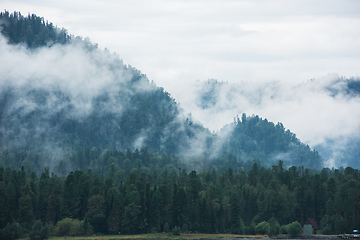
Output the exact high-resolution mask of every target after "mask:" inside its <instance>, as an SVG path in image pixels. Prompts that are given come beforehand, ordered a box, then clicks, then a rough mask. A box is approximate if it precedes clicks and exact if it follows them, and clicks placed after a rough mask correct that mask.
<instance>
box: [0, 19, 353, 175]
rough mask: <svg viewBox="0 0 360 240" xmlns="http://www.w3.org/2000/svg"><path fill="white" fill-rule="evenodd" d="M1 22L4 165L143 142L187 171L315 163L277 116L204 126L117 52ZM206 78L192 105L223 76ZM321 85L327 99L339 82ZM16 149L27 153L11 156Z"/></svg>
mask: <svg viewBox="0 0 360 240" xmlns="http://www.w3.org/2000/svg"><path fill="white" fill-rule="evenodd" d="M0 21H1V27H2V30H1V32H2V36H1V37H0V51H1V53H2V54H1V59H0V61H1V63H2V65H1V73H0V87H1V88H0V89H1V90H0V91H1V92H0V123H1V125H0V132H1V133H0V144H1V149H2V151H3V153H2V157H1V158H2V162H3V164H5V165H6V164H10V163H11V162H17V163H19V164H17V165H16V166H17V167H20V165H22V163H23V161H25V160H28V162H29V161H30V160H31V161H36V159H38V158H41V159H42V161H38V162H39V164H35V165H34V168H35V167H38V168H41V167H43V166H50V167H51V168H54V169H57V168H58V165H59V164H60V163H61V164H63V163H64V162H65V163H66V164H67V167H66V169H68V170H71V169H72V168H88V167H90V166H91V165H90V164H89V161H90V159H87V158H85V159H84V162H83V163H82V164H77V165H76V166H75V165H73V164H72V161H74V154H75V153H77V152H79V151H80V152H81V151H85V150H86V149H88V150H90V149H93V148H96V149H97V151H98V152H100V153H101V152H104V151H106V150H110V151H126V150H127V149H130V150H131V151H134V150H135V149H141V148H143V147H146V149H147V150H148V151H149V152H151V153H159V154H167V155H171V156H179V157H180V159H181V161H182V162H183V163H188V164H189V165H188V166H189V167H191V168H195V169H196V168H198V169H201V166H203V164H208V165H211V164H215V163H216V164H217V165H218V166H221V164H223V163H226V164H229V162H234V163H246V162H249V161H253V160H255V161H258V162H261V163H262V164H263V165H272V164H275V163H277V162H278V161H279V160H283V161H284V162H285V165H288V166H290V165H295V166H305V167H313V168H320V167H322V166H323V165H322V164H323V163H322V158H321V157H320V156H319V154H318V153H317V152H316V151H314V150H312V149H311V148H310V147H309V146H308V145H306V144H303V143H302V142H301V141H300V140H299V139H298V138H297V137H296V135H295V134H293V133H292V132H290V130H288V129H286V128H285V127H284V125H283V124H281V123H278V124H274V123H272V122H270V121H268V120H267V119H262V118H260V117H259V116H257V115H251V116H246V115H245V114H243V115H242V116H241V120H240V117H236V115H234V117H235V118H234V121H233V122H232V123H230V124H227V125H226V126H225V127H224V128H222V129H221V130H220V131H218V132H211V131H210V130H208V129H207V128H205V127H204V126H203V125H202V124H201V123H200V122H198V121H196V120H195V119H193V117H191V115H190V114H186V113H185V112H184V111H183V110H182V108H181V107H180V106H179V104H178V103H176V101H175V99H173V98H172V97H171V96H170V94H169V93H168V92H166V91H165V90H164V89H162V88H159V87H157V86H156V85H155V84H154V83H152V82H151V81H149V79H148V78H147V77H146V75H144V74H142V73H141V72H140V71H139V70H137V69H135V68H134V67H132V66H128V65H126V64H124V63H123V61H122V60H121V58H120V57H119V56H118V55H116V54H113V53H110V52H109V51H108V50H100V49H98V48H97V46H96V44H93V43H91V42H90V41H89V40H87V39H82V38H79V37H74V36H71V35H69V34H67V32H66V30H64V29H59V28H57V27H54V25H53V24H52V23H47V22H45V21H44V19H43V18H40V17H37V16H36V15H28V16H27V17H24V16H22V15H21V14H18V13H14V14H9V13H8V12H4V13H1V15H0ZM348 82H349V84H348V86H350V87H348V90H347V91H348V92H347V94H349V97H351V96H353V97H357V95H356V94H358V90H357V89H358V85H357V83H358V80H356V79H355V80H351V81H348ZM209 84H210V85H209V86H207V87H205V88H202V89H203V90H202V91H203V92H201V93H200V95H199V99H198V101H197V102H196V104H198V105H199V106H200V107H201V108H202V109H213V107H214V106H217V103H218V99H219V94H218V91H219V89H221V85H222V83H218V82H217V81H211V82H209ZM351 84H353V85H351ZM219 86H220V87H219ZM267 87H268V86H264V89H263V90H266V89H267ZM329 87H330V88H329V94H330V93H331V94H332V96H334V97H336V95H337V94H338V93H339V92H338V91H337V90H338V88H335V89H332V88H331V86H329ZM249 94H250V95H251V94H252V93H251V92H250V93H249ZM254 100H257V98H256V97H255V98H254ZM234 104H236V102H235V103H234ZM243 112H244V111H243ZM238 114H241V111H240V112H238ZM324 149H326V148H324ZM88 150H86V151H85V152H89V151H88ZM19 151H25V152H26V154H16V153H18V152H19ZM324 151H326V150H324ZM32 153H35V154H32ZM75 155H76V154H75ZM19 156H22V157H19ZM30 156H31V157H30ZM98 156H100V154H98ZM355 157H356V156H355ZM355 157H354V159H355ZM16 158H18V159H16ZM29 159H30V160H29ZM350 163H356V161H355V160H354V161H353V162H351V161H350ZM107 164H108V165H109V164H111V162H109V163H107ZM239 166H241V164H240V165H239ZM354 167H357V166H356V165H355V166H354Z"/></svg>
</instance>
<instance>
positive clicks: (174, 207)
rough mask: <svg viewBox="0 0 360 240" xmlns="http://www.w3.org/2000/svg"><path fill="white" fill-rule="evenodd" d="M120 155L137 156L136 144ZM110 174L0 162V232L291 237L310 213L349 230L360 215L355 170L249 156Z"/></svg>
mask: <svg viewBox="0 0 360 240" xmlns="http://www.w3.org/2000/svg"><path fill="white" fill-rule="evenodd" d="M122 154H123V155H124V156H125V155H127V157H129V158H133V157H134V156H135V157H139V158H141V155H138V154H140V152H137V151H135V152H133V153H132V152H127V153H122ZM137 155H138V156H137ZM149 156H151V154H149ZM254 172H255V173H256V175H255V176H253V175H252V174H253V173H254ZM109 174H110V173H109ZM109 174H108V175H99V174H97V173H95V172H92V171H90V170H88V171H76V172H71V173H69V175H68V176H67V177H59V176H57V175H55V174H49V172H48V169H45V170H44V172H43V173H42V174H40V177H37V176H36V175H35V174H27V173H26V172H25V171H13V170H11V169H10V168H6V169H3V168H0V187H1V186H2V187H1V189H2V190H1V191H2V194H3V195H2V196H5V198H3V197H2V198H1V200H2V199H5V200H6V199H7V197H8V196H9V195H12V194H13V195H14V198H13V201H14V203H12V202H8V201H7V200H6V201H5V202H4V203H3V206H5V207H4V209H2V212H1V214H2V215H1V217H2V219H3V220H2V224H3V225H2V227H1V231H0V234H1V236H5V237H3V238H4V239H14V238H18V237H19V236H21V235H22V234H23V232H24V233H25V234H31V236H32V238H33V239H39V237H40V236H48V235H47V232H48V231H49V228H51V229H53V231H52V234H53V235H57V236H77V235H89V234H92V233H102V234H106V233H111V234H117V233H119V232H121V233H126V234H136V233H147V232H162V231H170V229H175V230H176V231H178V229H177V228H179V229H180V227H179V226H181V229H182V232H187V231H192V232H203V233H237V234H255V233H257V234H267V235H277V234H279V233H281V232H286V233H289V234H291V235H292V236H294V237H295V236H297V235H298V234H299V229H300V231H301V225H302V224H303V223H305V221H306V219H307V218H309V217H314V218H315V220H316V221H317V222H318V223H320V227H321V229H322V230H323V233H326V234H340V233H346V232H349V231H351V230H352V229H353V228H356V227H357V226H356V223H358V222H359V221H360V219H359V216H360V212H359V209H360V207H359V202H360V193H359V192H360V191H359V190H360V175H359V171H358V170H357V169H353V168H346V169H341V170H330V169H323V170H322V171H321V172H319V171H315V170H313V171H310V169H305V170H304V169H302V168H296V167H291V168H289V169H286V168H284V167H283V166H282V163H281V162H279V164H278V165H274V166H273V167H272V168H271V169H269V168H264V167H261V166H259V165H258V164H256V163H254V164H253V167H252V168H251V170H249V171H248V172H242V171H241V172H238V171H237V170H235V171H234V170H233V169H228V170H227V171H225V172H223V173H217V172H214V171H212V172H211V173H210V172H201V173H197V172H196V171H191V172H189V173H186V171H176V170H175V169H173V170H167V169H165V170H163V171H162V172H161V171H160V172H159V173H156V172H152V171H150V170H149V169H144V168H143V167H140V168H134V169H133V170H132V171H131V172H130V173H126V172H124V173H123V177H122V178H121V179H116V177H113V178H110V177H109ZM178 174H180V175H178ZM114 175H116V173H115V174H114ZM254 178H255V179H254ZM6 185H8V186H12V187H9V188H6V187H4V186H6ZM41 189H42V190H41ZM50 189H51V190H50ZM91 189H93V190H91ZM44 191H45V192H46V191H50V192H52V194H51V195H50V196H49V198H48V199H49V201H48V204H47V205H46V208H42V207H41V206H39V205H40V204H43V203H45V202H44V201H43V200H42V199H41V198H40V196H43V194H44ZM90 192H94V193H95V194H90ZM14 193H15V194H14ZM52 195H53V196H52ZM53 198H55V199H58V203H57V204H52V203H51V202H57V201H54V200H52V199H53ZM82 209H85V212H84V213H82V211H83V210H82ZM5 210H6V211H5ZM44 216H45V217H44ZM69 216H72V217H71V218H69ZM42 219H45V220H44V222H43V220H42ZM19 223H20V224H19ZM289 223H291V224H289ZM280 224H281V225H282V226H283V227H282V228H280ZM50 226H53V227H50ZM284 226H286V227H284ZM299 226H300V228H299ZM176 227H177V228H176ZM22 229H24V230H22ZM176 231H175V232H176Z"/></svg>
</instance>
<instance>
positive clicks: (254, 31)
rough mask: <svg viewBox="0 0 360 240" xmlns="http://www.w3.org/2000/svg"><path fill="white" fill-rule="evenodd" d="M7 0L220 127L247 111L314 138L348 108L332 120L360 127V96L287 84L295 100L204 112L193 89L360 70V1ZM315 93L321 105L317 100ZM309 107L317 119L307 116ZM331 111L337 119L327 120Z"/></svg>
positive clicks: (353, 73)
mask: <svg viewBox="0 0 360 240" xmlns="http://www.w3.org/2000/svg"><path fill="white" fill-rule="evenodd" d="M1 7H2V8H3V10H4V9H6V10H8V11H10V12H13V11H20V12H21V13H22V14H23V15H27V14H28V13H35V14H37V15H38V16H41V17H44V19H45V20H49V21H50V22H53V23H54V24H55V25H57V26H58V27H61V28H65V29H67V30H68V32H69V33H70V34H73V35H76V36H77V35H78V36H82V37H89V38H90V40H91V41H92V42H95V43H98V44H99V47H100V48H108V49H109V50H110V51H112V52H116V53H118V54H119V56H120V57H121V58H122V59H123V60H124V63H125V64H131V65H132V66H134V67H136V68H137V69H139V70H141V71H142V72H143V73H145V74H146V75H147V76H148V77H149V79H150V80H153V81H154V82H155V83H156V84H157V85H158V86H161V87H164V88H165V90H167V91H168V92H170V93H171V95H172V96H173V97H174V98H175V99H176V100H177V101H178V102H180V104H181V106H182V107H184V108H185V110H186V111H189V112H190V111H191V112H193V116H194V117H197V118H198V119H199V120H201V121H202V122H203V124H204V125H205V126H207V127H210V128H211V129H212V130H217V129H219V128H221V126H223V124H224V123H228V122H230V121H231V119H232V118H233V116H236V114H241V111H246V113H247V114H248V115H251V114H259V115H260V116H261V117H267V118H268V119H269V120H271V121H274V122H278V121H280V122H283V123H284V126H285V127H286V128H289V129H290V130H291V131H293V132H295V133H296V134H297V135H298V136H300V139H301V140H302V141H305V142H308V143H312V142H311V140H312V139H313V138H314V137H315V136H314V135H317V136H318V137H319V136H320V138H323V137H328V135H327V134H328V133H329V132H330V131H332V130H331V129H334V128H339V129H340V128H341V127H340V126H341V125H342V124H343V122H342V120H341V117H337V118H336V117H335V118H334V119H333V120H331V119H332V118H333V114H334V112H336V111H340V114H341V115H342V116H344V115H346V116H347V118H350V120H348V121H349V122H350V123H349V124H348V125H349V126H351V127H348V128H350V129H348V128H347V129H346V131H347V133H339V134H338V135H337V137H339V136H341V134H343V135H346V134H348V132H352V134H354V132H356V131H358V130H359V125H360V123H359V120H358V119H359V116H360V110H359V108H356V106H360V105H356V104H359V101H354V102H349V101H347V100H341V101H338V102H336V103H334V102H333V100H331V99H330V98H329V99H328V98H327V97H324V95H323V94H322V93H321V94H320V95H316V90H314V92H312V93H310V94H311V97H312V98H311V99H310V100H309V99H307V100H305V99H301V96H302V95H300V94H299V93H297V94H293V95H296V96H297V97H299V98H300V100H299V99H296V100H291V101H290V100H289V99H290V96H292V94H291V93H287V94H285V95H286V97H287V98H285V99H284V100H285V104H282V103H283V101H280V100H282V98H278V101H271V102H270V103H272V105H269V103H267V104H265V105H261V106H263V107H261V106H259V105H251V104H250V107H249V106H242V107H236V106H235V105H236V104H234V103H233V105H232V107H231V108H230V110H231V111H229V109H226V106H222V107H223V108H225V110H226V111H225V110H224V111H223V112H221V108H219V109H214V111H201V110H200V109H199V108H197V107H196V106H195V105H194V104H192V102H193V101H195V100H196V93H194V92H195V91H194V90H193V89H196V88H198V87H199V81H200V82H202V81H206V80H208V79H217V80H219V81H224V82H228V83H229V84H236V86H237V87H239V86H241V84H242V83H246V84H245V85H246V86H247V88H251V89H257V88H258V86H262V84H264V83H268V82H272V81H277V82H280V83H281V84H283V85H290V86H291V85H297V84H299V83H304V82H306V81H308V80H309V79H320V80H321V79H325V80H326V81H328V82H329V76H330V78H331V76H334V75H329V74H334V73H335V74H338V75H339V76H345V77H352V76H360V1H359V0H311V1H310V0H191V1H190V0H178V1H171V0H86V1H85V0H79V1H76V0H71V1H70V0H61V1H60V0H55V1H54V0H53V1H52V0H47V1H42V0H10V1H7V0H5V1H4V0H3V1H2V3H1ZM335 76H336V75H335ZM315 85H316V84H315ZM315 85H311V86H315ZM317 85H319V84H317ZM320 85H321V84H320ZM249 86H250V87H249ZM240 88H241V87H240ZM279 89H281V90H284V89H293V88H289V87H285V88H284V87H281V88H279ZM301 89H302V90H306V89H307V88H305V87H302V88H301ZM303 92H308V91H303ZM317 97H319V98H317ZM240 99H241V98H240ZM286 99H288V100H289V101H287V102H286ZM317 99H320V100H321V101H317ZM234 100H236V101H240V100H239V98H238V97H234ZM352 101H353V100H352ZM314 102H316V107H312V108H311V109H309V107H308V106H311V104H312V103H314ZM339 102H341V103H342V104H340V103H339ZM291 103H296V104H295V106H296V107H297V109H296V108H293V109H291V107H292V106H294V105H292V104H291ZM239 104H240V103H239ZM304 104H308V105H305V106H304ZM349 104H351V105H352V107H351V108H345V107H344V106H348V105H349ZM234 106H235V107H234ZM286 109H287V110H289V109H290V111H287V113H285V112H284V111H285V110H286ZM319 109H322V110H321V111H319ZM215 110H216V111H215ZM302 110H306V111H304V112H302ZM219 113H220V114H223V115H219ZM304 114H306V115H307V116H312V117H313V118H314V119H312V120H311V121H310V120H306V121H303V120H304V119H301V116H304ZM222 116H223V117H222ZM316 116H318V118H316ZM315 118H316V119H315ZM207 119H208V121H207ZM326 120H328V121H329V122H328V123H327V124H326V126H327V127H326V126H325V125H324V124H322V123H323V122H324V121H326ZM316 121H317V122H316ZM314 122H315V123H314ZM309 123H310V124H315V127H313V128H309V127H308V126H309Z"/></svg>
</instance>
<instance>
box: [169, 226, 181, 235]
mask: <svg viewBox="0 0 360 240" xmlns="http://www.w3.org/2000/svg"><path fill="white" fill-rule="evenodd" d="M171 232H172V234H173V235H174V236H179V235H180V234H181V229H180V228H179V227H178V226H175V227H174V228H173V229H172V231H171Z"/></svg>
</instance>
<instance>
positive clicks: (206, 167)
mask: <svg viewBox="0 0 360 240" xmlns="http://www.w3.org/2000/svg"><path fill="white" fill-rule="evenodd" d="M0 22H1V33H2V35H4V36H5V37H6V38H7V40H8V42H9V43H10V44H18V43H23V44H24V45H25V46H27V48H28V49H27V50H26V51H27V54H30V55H31V54H32V52H33V50H34V49H35V48H39V47H44V46H47V47H49V48H52V47H53V46H54V45H55V44H56V46H58V47H59V46H62V45H64V46H69V45H70V44H71V43H72V41H74V39H73V38H71V37H70V36H69V35H67V33H66V31H65V30H60V29H58V28H57V27H54V26H53V25H52V24H51V23H50V24H49V23H47V22H45V21H44V20H43V19H42V18H39V17H37V16H35V15H29V16H28V17H23V16H21V15H20V14H19V13H14V14H9V13H8V12H4V13H1V14H0ZM77 40H78V41H80V42H81V41H83V42H82V43H83V45H81V46H85V47H84V49H85V50H84V51H86V54H85V55H86V56H88V55H89V56H91V61H90V62H89V63H88V64H89V65H91V64H94V65H96V66H99V65H100V68H99V69H102V70H104V71H108V73H109V74H108V75H107V77H109V79H112V80H114V81H112V82H111V83H112V85H109V86H106V88H104V91H103V92H101V93H99V94H97V95H81V94H84V93H83V92H82V93H81V94H80V95H81V96H80V97H79V95H76V94H75V95H76V96H75V97H74V96H73V95H72V94H71V91H70V90H66V88H61V83H60V82H57V80H56V81H54V82H51V81H49V82H48V84H45V85H46V87H44V86H39V85H41V84H31V83H35V82H36V81H37V80H41V79H36V76H35V77H34V78H35V79H31V81H30V82H29V83H28V85H23V86H21V87H19V86H16V84H15V85H11V84H9V86H5V87H3V88H1V89H0V149H1V151H0V239H17V238H21V237H29V238H30V239H46V238H48V237H49V236H58V237H63V236H71V237H73V236H87V235H93V234H100V235H101V234H117V235H118V234H119V233H121V234H145V233H147V234H150V233H161V232H165V235H156V234H154V235H151V236H155V238H162V236H168V235H169V234H172V237H176V236H179V235H180V236H179V237H182V236H190V235H187V234H188V233H193V234H194V233H204V234H205V233H207V234H217V233H232V234H252V235H254V234H263V235H277V234H279V233H288V234H290V235H291V236H293V237H296V236H298V235H299V234H300V228H301V224H303V223H304V222H305V221H306V219H307V218H309V217H311V218H314V219H316V221H318V222H319V223H320V225H321V228H322V230H323V233H326V234H337V233H343V232H348V231H350V230H352V229H353V228H357V226H356V224H357V223H359V222H360V212H359V211H360V205H359V203H360V191H359V189H360V176H359V171H358V170H357V169H353V168H351V167H347V168H346V169H343V168H341V169H322V170H320V169H321V166H322V159H321V157H320V156H319V155H318V153H317V152H316V151H314V150H312V149H310V147H309V146H307V145H305V144H303V143H301V142H300V140H299V139H297V138H296V136H295V134H293V133H291V132H290V130H286V129H285V127H284V126H283V124H281V123H278V124H274V123H271V122H268V121H267V119H262V118H260V117H259V116H256V115H254V116H246V115H245V114H243V115H242V116H241V119H239V118H236V119H235V120H234V122H233V123H231V124H229V125H228V126H226V127H224V129H223V130H221V131H220V132H219V133H218V134H216V133H210V131H209V130H208V129H205V128H204V127H203V126H202V125H200V124H197V123H195V122H193V120H192V118H191V116H188V117H185V116H184V114H183V113H182V110H181V108H180V107H179V105H178V104H177V103H176V102H175V100H174V99H173V98H172V97H171V96H170V94H169V93H167V92H166V91H164V89H162V88H158V87H156V86H155V85H154V84H152V83H150V82H149V80H148V79H147V78H146V76H145V75H143V74H141V73H140V71H138V70H137V69H135V68H133V67H131V66H126V65H124V64H123V62H122V61H121V60H120V59H118V58H114V57H113V56H112V55H111V54H109V53H107V52H106V51H104V52H102V51H100V50H98V49H97V47H96V45H92V44H91V43H89V42H87V41H85V40H81V39H77ZM79 46H80V45H79ZM21 49H23V48H21ZM29 49H30V50H29ZM34 52H35V51H34ZM65 52H66V51H64V53H65ZM101 59H107V60H108V61H103V60H101ZM91 66H92V65H91ZM14 67H16V66H14ZM123 76H126V77H123ZM30 77H33V76H30ZM113 78H114V79H113ZM123 78H124V79H123ZM12 80H14V81H15V80H16V79H10V80H9V82H10V83H11V82H12ZM96 80H98V79H96ZM74 81H76V79H74ZM52 84H53V85H52ZM4 85H6V84H4ZM350 85H351V86H350ZM350 85H349V88H351V89H352V91H354V92H356V91H357V90H356V89H357V88H358V85H357V84H356V82H355V83H350ZM211 92H212V90H211V91H210V93H211ZM77 93H78V94H79V92H77ZM82 97H83V98H84V99H82ZM79 99H80V101H79ZM208 100H209V99H207V98H204V99H203V102H204V104H205V103H206V102H207V101H208ZM210 100H211V99H210ZM82 101H85V105H86V106H88V105H89V106H91V108H89V109H90V110H89V112H86V113H81V112H80V113H79V112H78V111H79V109H82V108H78V107H77V106H76V104H83V102H82ZM86 101H88V102H86ZM210 104H211V101H210ZM203 107H204V108H205V107H207V106H206V104H205V105H204V106H203ZM225 133H228V134H225ZM357 151H358V150H357ZM286 166H287V167H286ZM289 166H292V167H290V168H289ZM43 169H44V170H43ZM204 234H203V235H201V236H202V237H203V236H204ZM143 236H144V235H143ZM147 236H150V235H147ZM191 236H193V237H194V236H195V235H191ZM198 236H199V235H198ZM221 236H228V235H221ZM231 236H238V235H231ZM84 238H85V237H84ZM116 238H117V237H114V239H116ZM149 238H152V237H149ZM165 238H166V237H165ZM105 239H106V238H105Z"/></svg>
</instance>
